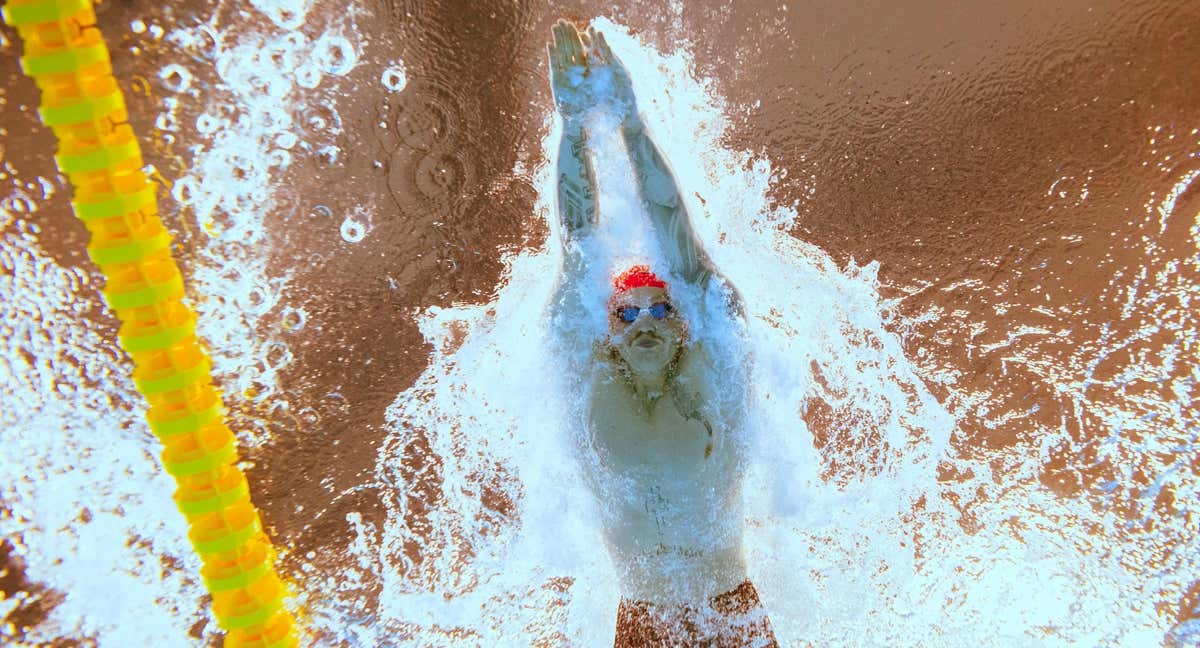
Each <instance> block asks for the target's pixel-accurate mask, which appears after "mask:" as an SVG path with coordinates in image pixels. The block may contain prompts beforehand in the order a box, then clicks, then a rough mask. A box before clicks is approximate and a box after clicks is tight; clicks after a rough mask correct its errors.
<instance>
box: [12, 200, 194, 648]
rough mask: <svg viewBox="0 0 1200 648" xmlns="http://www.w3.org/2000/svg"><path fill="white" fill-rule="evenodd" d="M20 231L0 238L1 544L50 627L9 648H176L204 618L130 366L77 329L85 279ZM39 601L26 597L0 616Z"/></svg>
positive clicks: (93, 298) (90, 294) (28, 229)
mask: <svg viewBox="0 0 1200 648" xmlns="http://www.w3.org/2000/svg"><path fill="white" fill-rule="evenodd" d="M36 235H37V231H36V228H35V227H33V226H31V225H30V224H29V223H28V222H26V221H20V222H18V223H16V224H15V225H14V227H12V228H11V229H8V231H6V232H4V234H3V236H2V238H0V394H2V395H3V400H4V407H2V408H0V474H3V475H4V479H3V480H0V502H3V506H2V507H0V510H3V515H0V538H3V539H4V540H5V541H7V542H9V543H11V545H12V556H13V557H14V558H16V559H18V560H19V562H21V563H24V576H25V578H26V579H28V580H29V581H30V582H32V583H34V584H35V585H36V586H37V587H39V588H40V587H45V588H48V589H49V590H51V591H52V592H57V593H59V594H62V595H63V596H64V597H63V598H62V600H61V602H58V603H57V604H54V602H53V601H54V600H55V596H56V595H55V594H47V595H45V596H46V597H47V600H48V602H47V603H46V607H47V608H48V609H49V617H48V618H47V619H46V620H45V621H43V622H41V623H38V624H37V625H36V626H34V627H33V628H31V629H30V630H29V631H27V632H25V633H24V634H23V637H21V638H20V639H18V638H17V637H18V636H20V635H13V634H12V633H13V632H14V631H16V628H13V627H11V626H10V627H7V628H0V643H4V644H5V645H13V646H16V645H29V646H32V645H49V644H50V643H53V642H55V641H56V640H57V639H60V638H67V639H71V638H86V637H92V638H97V639H99V640H100V641H101V644H102V645H108V644H113V645H162V646H178V645H183V644H184V643H185V642H186V641H187V636H188V631H189V628H190V627H191V626H192V625H193V624H195V623H197V622H198V621H207V622H208V623H209V629H210V630H209V633H211V629H212V628H214V627H215V626H214V624H213V623H212V619H211V617H210V616H209V615H208V613H207V611H206V606H204V605H203V600H202V594H203V590H202V588H201V587H200V585H199V583H198V582H197V578H196V576H195V575H196V574H198V573H199V572H198V570H199V567H200V565H199V560H197V559H196V557H195V554H194V553H193V552H192V550H191V547H190V546H189V545H188V542H187V540H186V537H185V533H186V527H185V525H184V521H183V518H182V516H180V515H179V512H178V511H177V510H176V509H175V505H174V502H173V501H172V500H171V494H172V493H173V492H174V490H175V484H174V482H173V481H172V480H171V479H170V477H168V476H167V475H166V473H164V472H163V471H162V469H161V468H160V466H159V462H158V459H157V456H156V455H157V452H158V448H157V445H158V442H157V440H155V439H154V437H153V436H151V435H150V431H149V429H148V428H147V426H146V424H145V421H144V419H143V418H142V415H141V408H142V407H144V404H143V401H142V400H141V398H140V397H139V396H137V394H136V392H135V391H134V389H133V384H132V382H131V380H130V379H129V376H128V371H129V367H128V365H127V361H124V362H123V361H122V360H121V356H120V354H118V352H117V351H116V350H115V349H114V348H113V347H112V346H111V344H110V340H107V339H105V336H102V335H101V334H100V332H98V331H96V330H94V329H93V328H91V327H87V326H83V325H81V324H80V322H83V321H86V319H87V317H88V316H87V311H88V310H89V309H91V308H93V307H94V305H95V303H96V302H98V300H99V293H98V290H97V289H96V287H95V285H94V284H93V283H92V282H91V279H90V277H89V275H88V274H87V273H85V272H83V271H81V270H79V269H67V268H63V267H61V266H59V265H57V264H56V263H55V262H54V261H53V260H52V259H50V258H49V257H48V256H47V255H46V254H45V253H44V252H43V251H42V250H41V249H40V248H39V246H38V245H37V243H36V242H35V240H36ZM30 603H33V601H32V600H31V598H30V595H29V593H26V592H22V593H19V594H17V595H16V596H13V597H9V598H8V600H7V601H4V602H2V603H0V613H3V614H5V615H7V613H9V612H11V611H12V610H14V609H16V608H17V607H18V606H21V605H25V604H30Z"/></svg>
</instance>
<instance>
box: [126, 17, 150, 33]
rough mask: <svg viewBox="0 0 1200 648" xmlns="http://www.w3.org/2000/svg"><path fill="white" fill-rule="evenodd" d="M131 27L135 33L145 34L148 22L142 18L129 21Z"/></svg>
mask: <svg viewBox="0 0 1200 648" xmlns="http://www.w3.org/2000/svg"><path fill="white" fill-rule="evenodd" d="M129 29H130V30H131V31H133V33H135V34H144V33H146V23H144V22H142V21H141V20H135V21H133V22H131V23H129Z"/></svg>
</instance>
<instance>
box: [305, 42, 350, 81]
mask: <svg viewBox="0 0 1200 648" xmlns="http://www.w3.org/2000/svg"><path fill="white" fill-rule="evenodd" d="M315 55H316V59H317V60H318V61H320V63H321V67H322V68H324V69H325V71H326V72H328V73H329V74H333V75H337V76H341V75H343V74H346V73H347V72H349V71H350V70H352V69H353V68H354V65H355V64H356V63H357V62H358V53H357V52H355V51H354V46H353V45H351V44H350V41H348V40H346V39H345V38H342V37H341V36H322V37H321V39H320V40H318V41H317V47H316V53H315Z"/></svg>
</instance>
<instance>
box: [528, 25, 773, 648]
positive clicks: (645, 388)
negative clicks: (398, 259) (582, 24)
mask: <svg viewBox="0 0 1200 648" xmlns="http://www.w3.org/2000/svg"><path fill="white" fill-rule="evenodd" d="M552 32H553V42H552V43H551V44H550V45H549V46H548V51H549V57H550V70H551V87H552V90H553V94H554V101H555V106H556V107H557V110H558V113H559V115H560V116H561V118H562V123H563V132H562V140H561V142H560V146H559V153H558V213H559V218H560V219H561V221H562V225H563V230H564V232H565V235H566V236H565V240H566V243H567V244H568V251H567V260H566V264H565V270H564V272H563V275H562V278H561V281H560V285H559V294H558V296H557V299H556V301H555V303H556V310H558V313H557V316H558V319H559V321H562V322H564V323H565V326H561V327H560V331H562V332H563V333H564V335H568V336H569V335H571V332H570V331H569V330H568V329H570V328H571V323H572V322H574V323H575V326H574V328H575V329H578V328H580V325H579V323H580V322H585V321H588V320H589V315H590V314H589V313H587V312H584V311H585V308H584V306H583V303H584V300H583V299H581V298H580V297H579V296H578V295H579V292H580V288H579V284H580V283H581V282H582V278H583V275H584V273H585V269H586V268H587V267H588V264H589V263H595V262H597V260H596V259H590V258H581V255H585V254H586V253H583V252H581V250H583V249H586V248H585V247H584V246H581V245H572V243H573V242H581V241H583V240H585V239H586V238H587V237H588V236H589V235H590V234H591V233H593V231H594V230H595V229H596V228H597V227H598V226H599V225H601V224H602V223H603V221H602V219H601V216H602V215H601V210H600V206H599V205H598V201H597V186H596V174H595V172H594V169H595V167H594V163H595V162H596V160H595V157H596V150H595V147H594V146H593V145H592V141H593V140H594V139H595V138H591V137H589V133H588V127H589V126H590V125H591V124H593V123H594V122H589V121H588V119H587V115H588V113H589V111H593V110H595V109H596V108H597V107H600V108H602V109H603V110H605V111H607V112H608V113H609V114H615V115H616V116H617V120H618V121H619V125H617V126H615V127H616V128H618V129H619V130H620V136H621V138H622V139H623V141H624V143H625V146H626V148H627V149H628V151H629V157H630V160H631V162H632V164H633V169H634V175H635V176H636V181H637V185H638V186H637V192H638V194H639V196H640V198H641V201H642V202H643V203H644V206H645V208H646V211H647V213H648V214H649V218H650V225H651V230H652V231H653V232H654V237H655V238H656V239H657V243H658V246H659V247H660V248H661V249H662V251H663V255H664V257H665V259H664V263H665V267H663V268H654V267H651V265H650V264H651V263H652V262H653V261H652V260H650V259H647V260H646V263H644V264H642V263H635V264H632V265H631V267H628V268H625V269H624V270H623V271H621V272H619V273H617V276H616V277H615V278H614V279H613V280H612V285H611V294H610V296H609V299H608V303H607V310H608V312H607V314H606V315H607V322H608V328H607V332H606V333H603V334H598V337H601V338H602V339H599V340H593V341H581V342H584V343H585V344H584V346H582V347H580V348H584V349H586V348H588V347H589V346H590V348H592V349H593V351H592V353H591V355H590V357H589V358H588V360H587V361H586V362H585V363H584V365H582V366H579V367H578V368H577V373H579V374H580V376H579V379H580V381H581V383H582V384H583V385H585V386H586V392H585V393H586V394H587V399H588V400H587V411H588V415H587V418H588V429H587V434H586V439H587V443H586V444H585V446H587V447H586V451H588V452H590V453H592V455H591V459H592V461H590V462H585V463H587V464H588V465H589V471H590V473H589V476H588V479H589V482H590V485H591V487H592V490H593V491H594V493H595V495H596V497H597V500H598V502H599V505H600V510H601V515H602V521H601V522H602V528H603V534H604V540H605V543H606V545H607V548H608V551H609V555H610V556H611V558H612V562H613V564H614V566H615V567H616V569H617V574H618V578H619V581H620V588H621V601H620V604H619V607H618V611H617V621H616V623H617V629H616V641H615V644H616V646H619V647H626V646H628V647H632V646H701V645H702V646H731V647H732V646H775V645H777V644H776V641H775V637H774V633H773V631H772V628H771V624H770V621H769V620H768V619H767V617H766V614H765V612H764V610H763V608H762V605H761V604H760V602H759V600H758V594H757V592H756V591H755V589H754V586H753V585H752V584H751V583H750V581H749V580H748V578H747V577H746V566H745V559H744V556H743V549H742V510H741V483H742V477H743V473H744V465H745V462H744V457H743V455H744V453H743V452H742V450H743V448H744V443H743V442H742V441H743V440H742V439H740V438H739V435H742V434H744V425H745V422H744V415H743V414H742V412H744V409H745V405H746V404H745V396H744V394H745V393H746V388H747V385H746V384H745V383H746V378H745V375H746V374H745V367H744V360H743V359H742V358H741V357H740V354H738V353H737V352H736V350H734V349H733V348H732V347H729V345H730V344H732V342H729V343H726V344H725V345H722V342H721V339H722V336H704V339H699V337H700V336H694V335H691V334H690V333H689V329H690V330H693V331H697V330H713V329H714V328H716V329H719V328H720V327H719V326H718V325H720V324H723V323H728V324H734V323H736V322H737V321H739V320H740V318H741V310H742V309H741V306H740V298H739V297H738V295H737V293H736V291H734V290H733V289H732V287H731V286H730V284H729V283H728V282H727V281H726V280H725V279H724V278H723V277H721V275H720V274H719V273H718V272H717V271H716V269H715V268H714V267H713V265H712V262H711V261H710V260H709V258H708V257H707V255H706V254H705V252H704V250H703V248H702V247H701V244H700V241H699V239H698V238H697V236H696V234H695V232H694V231H693V228H692V222H691V218H690V217H689V215H688V212H687V208H686V207H685V205H684V202H683V200H682V199H681V195H680V191H679V187H678V186H677V185H676V182H675V177H674V174H673V173H672V172H671V170H670V168H669V166H668V165H667V163H666V161H665V160H664V159H663V157H662V155H661V154H660V152H659V150H658V147H657V146H656V145H655V144H654V142H653V141H652V140H651V139H650V136H649V135H648V133H647V131H646V128H645V126H644V125H643V123H642V118H641V116H640V114H639V113H638V110H637V101H636V98H635V97H634V92H633V86H632V84H631V83H630V79H629V74H628V71H627V70H626V69H625V67H624V66H623V65H622V64H621V62H620V61H619V60H617V57H616V56H614V55H613V53H612V50H611V49H609V47H608V44H607V43H606V42H605V40H604V35H603V34H601V33H599V32H597V31H594V30H588V31H587V32H584V33H581V32H579V30H578V29H577V28H576V27H575V26H574V25H572V24H571V23H568V22H562V21H560V22H559V23H558V24H556V25H555V26H554V27H553V30H552ZM613 123H616V122H615V121H614V122H613ZM592 127H595V126H592ZM595 134H596V133H593V134H592V135H595ZM630 248H631V249H636V248H634V247H633V246H630ZM593 249H594V248H593ZM573 255H574V256H573ZM664 277H667V278H670V279H671V280H672V281H676V282H680V284H677V285H675V286H672V285H670V283H668V281H667V279H665V278H664ZM685 299H694V300H695V301H696V303H693V304H685V303H684V301H683V300H685ZM685 306H688V307H686V308H685ZM571 309H580V310H577V311H573V310H571ZM564 311H565V313H564ZM685 311H686V312H687V313H697V314H700V316H701V317H703V318H725V319H726V320H727V322H715V321H714V322H708V321H700V322H697V321H689V320H688V319H687V318H686V317H685V315H684V313H685ZM700 325H703V326H700ZM575 334H578V333H577V332H576V333H575ZM727 347H728V348H727Z"/></svg>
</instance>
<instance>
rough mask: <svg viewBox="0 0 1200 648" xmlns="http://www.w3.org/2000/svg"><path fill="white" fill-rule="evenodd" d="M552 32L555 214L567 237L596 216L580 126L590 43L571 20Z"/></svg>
mask: <svg viewBox="0 0 1200 648" xmlns="http://www.w3.org/2000/svg"><path fill="white" fill-rule="evenodd" d="M552 31H553V36H554V42H553V43H551V44H550V45H548V46H547V49H548V53H549V55H550V81H551V88H552V89H553V91H554V103H555V105H556V106H557V107H558V112H559V114H561V115H562V119H563V130H562V138H561V139H560V140H559V144H558V214H559V217H560V218H561V219H562V223H563V227H564V229H565V232H566V238H567V240H570V238H571V237H573V236H575V235H576V233H578V232H580V231H583V230H585V229H586V228H588V227H590V226H591V225H592V224H594V223H595V219H596V174H595V171H594V170H593V168H592V159H591V152H590V151H589V149H588V140H587V132H586V131H585V130H584V128H583V113H584V111H585V110H586V109H587V108H588V106H587V104H588V103H589V99H588V97H587V96H586V92H584V88H583V85H584V80H585V77H587V76H588V69H587V54H586V52H587V49H588V45H589V43H588V42H587V37H586V36H583V37H581V36H580V34H579V32H578V31H577V30H576V29H575V26H574V25H571V24H570V23H566V22H559V23H558V24H556V25H555V26H554V28H553V30H552Z"/></svg>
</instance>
